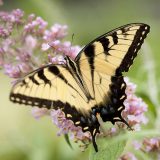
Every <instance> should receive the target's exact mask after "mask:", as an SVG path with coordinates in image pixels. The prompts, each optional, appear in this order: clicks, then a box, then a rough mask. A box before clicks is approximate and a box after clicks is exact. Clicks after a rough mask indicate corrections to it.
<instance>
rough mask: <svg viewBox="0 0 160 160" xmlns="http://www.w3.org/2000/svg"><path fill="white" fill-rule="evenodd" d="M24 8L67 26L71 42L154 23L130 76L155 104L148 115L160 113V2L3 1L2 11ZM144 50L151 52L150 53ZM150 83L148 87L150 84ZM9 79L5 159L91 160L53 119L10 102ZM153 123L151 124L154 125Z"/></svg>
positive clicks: (2, 127) (2, 124)
mask: <svg viewBox="0 0 160 160" xmlns="http://www.w3.org/2000/svg"><path fill="white" fill-rule="evenodd" d="M16 8H20V9H23V10H24V11H25V13H26V14H30V13H35V14H36V15H38V16H41V17H43V18H44V19H45V20H46V21H48V22H49V25H52V24H54V23H56V22H57V23H61V24H67V25H68V26H69V35H68V38H67V39H68V40H70V41H71V40H72V34H73V33H74V34H75V36H74V40H73V44H75V45H76V44H78V45H85V44H87V43H88V42H89V41H91V40H93V39H94V38H96V37H97V36H99V35H101V34H103V33H105V32H108V31H109V30H111V29H114V28H116V27H119V26H121V25H124V24H128V23H133V22H143V23H147V24H149V25H150V26H151V32H150V34H149V35H148V37H147V41H146V42H147V44H148V45H147V47H148V46H149V48H147V49H146V47H145V48H144V49H142V50H141V51H140V53H142V54H140V55H139V57H138V58H137V59H136V61H135V63H134V65H133V67H132V69H131V70H130V72H129V73H127V74H126V75H127V76H129V77H130V78H131V80H132V81H133V82H135V83H137V84H138V94H139V95H141V96H143V97H144V99H145V100H146V101H147V102H148V103H150V106H151V107H150V108H149V113H148V117H149V118H151V119H150V121H151V120H152V121H154V120H155V117H156V116H158V114H159V113H158V105H159V101H158V99H159V98H160V96H159V87H160V81H159V80H160V69H159V68H160V62H159V61H160V45H159V43H160V38H159V37H160V1H158V0H154V1H150V0H141V1H139V0H134V1H131V0H128V1H125V0H124V1H119V0H112V1H109V0H78V1H77V0H26V1H25V0H4V5H3V6H1V7H0V10H1V11H2V10H8V11H10V10H12V9H16ZM145 52H149V53H147V54H146V55H144V54H145ZM148 87H149V88H148ZM10 88H11V84H10V79H9V78H7V77H6V76H5V75H3V73H2V72H1V73H0V102H1V104H0V160H72V159H74V160H82V159H83V160H85V159H86V160H87V159H88V151H86V152H85V153H81V151H80V149H79V148H78V147H74V150H71V149H70V148H69V146H68V145H67V144H66V142H65V140H64V138H63V137H62V136H61V137H57V136H56V133H57V131H58V130H57V129H56V127H55V126H54V125H53V124H52V122H51V119H50V118H49V117H44V118H42V119H40V120H35V119H34V118H33V117H32V115H31V109H30V107H24V106H19V105H15V104H12V103H11V102H9V100H8V95H9V92H10ZM152 123H153V122H150V124H151V125H150V126H151V128H152V126H153V125H152Z"/></svg>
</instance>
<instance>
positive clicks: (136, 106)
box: [122, 78, 148, 130]
mask: <svg viewBox="0 0 160 160" xmlns="http://www.w3.org/2000/svg"><path fill="white" fill-rule="evenodd" d="M124 80H125V82H126V84H127V88H126V91H125V92H126V95H127V99H126V100H125V101H124V105H125V110H124V111H123V112H122V115H123V117H124V118H125V119H126V120H127V122H128V124H129V125H130V126H131V127H132V128H133V129H134V130H140V129H141V128H140V125H141V124H147V122H148V119H147V117H146V116H145V114H144V113H145V112H147V104H146V103H145V102H144V101H143V100H142V99H141V98H140V97H137V96H136V95H135V91H136V85H135V84H133V83H131V82H130V81H129V79H128V78H125V79H124Z"/></svg>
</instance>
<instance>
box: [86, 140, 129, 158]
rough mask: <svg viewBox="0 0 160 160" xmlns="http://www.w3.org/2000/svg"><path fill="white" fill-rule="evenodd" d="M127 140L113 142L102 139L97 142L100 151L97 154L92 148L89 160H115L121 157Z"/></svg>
mask: <svg viewBox="0 0 160 160" xmlns="http://www.w3.org/2000/svg"><path fill="white" fill-rule="evenodd" d="M126 142H127V141H126V140H124V139H123V140H122V139H121V140H117V141H115V140H113V139H112V138H111V139H109V138H101V139H98V140H97V144H98V146H99V151H98V152H97V153H96V152H95V150H94V148H93V147H92V149H91V151H90V157H89V160H106V159H109V160H115V159H118V157H120V155H121V154H122V152H123V150H124V147H125V146H126Z"/></svg>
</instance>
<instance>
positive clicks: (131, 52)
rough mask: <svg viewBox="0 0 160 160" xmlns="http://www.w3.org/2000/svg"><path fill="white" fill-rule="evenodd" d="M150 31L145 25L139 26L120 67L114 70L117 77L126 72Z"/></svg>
mask: <svg viewBox="0 0 160 160" xmlns="http://www.w3.org/2000/svg"><path fill="white" fill-rule="evenodd" d="M149 31H150V27H149V26H148V25H146V24H143V25H141V26H140V28H139V29H138V30H137V32H136V34H135V37H134V40H133V42H132V44H131V46H130V47H129V49H128V52H127V53H126V55H125V57H124V59H123V61H122V62H121V65H120V67H119V68H118V69H117V70H116V74H117V75H121V73H122V72H128V70H129V67H130V66H131V65H132V64H133V60H134V58H135V57H136V56H137V52H138V51H139V50H140V48H141V45H142V44H143V42H144V39H145V38H146V36H147V34H148V33H149Z"/></svg>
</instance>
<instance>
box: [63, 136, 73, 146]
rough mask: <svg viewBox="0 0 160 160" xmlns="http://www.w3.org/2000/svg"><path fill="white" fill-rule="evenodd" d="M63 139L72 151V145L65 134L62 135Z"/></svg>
mask: <svg viewBox="0 0 160 160" xmlns="http://www.w3.org/2000/svg"><path fill="white" fill-rule="evenodd" d="M64 138H65V140H66V142H67V144H68V145H69V147H70V148H71V149H73V147H72V144H71V142H70V140H69V136H68V134H65V135H64Z"/></svg>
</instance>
